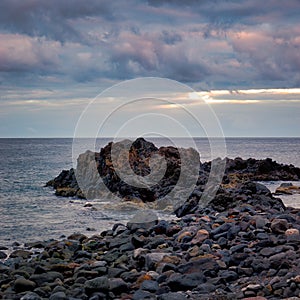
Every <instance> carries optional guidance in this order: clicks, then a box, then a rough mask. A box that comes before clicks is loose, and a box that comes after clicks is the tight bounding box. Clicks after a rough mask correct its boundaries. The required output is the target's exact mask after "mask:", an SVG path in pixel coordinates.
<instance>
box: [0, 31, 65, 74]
mask: <svg viewBox="0 0 300 300" xmlns="http://www.w3.org/2000/svg"><path fill="white" fill-rule="evenodd" d="M0 40H1V41H3V42H2V43H1V44H0V72H18V71H29V72H35V71H41V72H42V71H47V70H49V69H53V68H55V67H56V66H57V65H58V63H59V58H58V56H59V52H60V50H61V45H60V43H59V42H56V41H46V40H44V39H39V38H32V37H28V36H24V35H19V34H0Z"/></svg>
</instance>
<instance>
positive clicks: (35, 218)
mask: <svg viewBox="0 0 300 300" xmlns="http://www.w3.org/2000/svg"><path fill="white" fill-rule="evenodd" d="M109 140H110V139H101V140H98V141H97V147H101V146H105V145H106V144H107V142H108V141H109ZM151 140H152V141H153V142H154V143H155V144H156V145H157V146H162V145H169V144H170V143H169V141H167V140H164V139H158V138H153V139H151ZM72 142H73V140H72V139H0V246H1V245H5V246H9V245H11V244H12V243H13V242H14V241H18V242H20V243H22V242H25V241H34V240H42V239H47V238H59V237H60V236H61V235H68V234H71V233H73V232H77V231H80V232H83V233H85V234H87V235H91V234H93V233H94V232H92V231H88V230H87V229H88V228H91V229H93V228H94V229H96V232H100V231H102V230H105V229H109V228H110V227H111V226H112V224H114V223H115V222H117V221H122V222H124V221H126V220H128V218H130V216H131V212H128V211H111V210H109V211H107V210H106V209H104V208H103V209H102V208H101V207H100V209H99V206H98V210H92V209H90V208H85V207H84V204H85V203H86V201H85V200H74V201H71V202H70V199H66V198H60V197H56V196H55V195H54V192H53V190H52V189H51V188H45V187H44V185H45V183H46V182H47V181H48V180H50V179H52V178H54V177H55V176H57V175H58V174H59V173H60V171H61V170H62V169H69V168H71V167H72ZM186 142H187V141H186V140H185V139H177V140H176V143H177V144H178V145H180V146H186ZM195 143H196V145H197V147H198V149H199V151H200V152H201V160H202V161H205V160H209V159H211V156H210V146H209V142H208V141H207V140H206V139H202V138H196V139H195ZM86 144H87V143H86V141H85V140H82V145H81V148H80V149H82V152H84V151H85V150H87V149H86V146H85V145H86ZM226 151H227V156H228V157H232V158H234V157H237V156H239V157H242V158H249V157H254V158H266V157H271V158H273V159H274V160H276V161H277V162H280V163H285V164H294V165H295V166H298V167H300V138H229V139H227V140H226ZM278 185H279V183H272V182H271V183H268V186H269V188H271V189H273V190H274V188H275V187H276V186H278ZM283 200H284V201H285V202H287V203H288V204H289V205H293V206H298V207H299V206H300V198H299V197H292V198H288V197H285V199H283Z"/></svg>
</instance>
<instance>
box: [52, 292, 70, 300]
mask: <svg viewBox="0 0 300 300" xmlns="http://www.w3.org/2000/svg"><path fill="white" fill-rule="evenodd" d="M68 299H69V297H67V296H66V294H65V293H64V292H56V293H53V294H52V295H51V296H50V298H49V300H68Z"/></svg>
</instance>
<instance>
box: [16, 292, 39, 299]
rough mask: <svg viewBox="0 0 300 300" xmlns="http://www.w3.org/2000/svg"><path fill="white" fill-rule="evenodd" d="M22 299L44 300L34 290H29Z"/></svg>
mask: <svg viewBox="0 0 300 300" xmlns="http://www.w3.org/2000/svg"><path fill="white" fill-rule="evenodd" d="M21 300H42V298H41V297H40V296H39V295H38V294H36V293H34V292H29V293H26V294H25V295H24V296H23V297H22V298H21Z"/></svg>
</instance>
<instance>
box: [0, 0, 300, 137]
mask: <svg viewBox="0 0 300 300" xmlns="http://www.w3.org/2000/svg"><path fill="white" fill-rule="evenodd" d="M299 11H300V1H298V0H288V1H280V0H265V1H261V0H241V1H234V0H231V1H218V0H215V1H211V0H207V1H206V0H203V1H193V0H186V1H179V0H178V1H176V0H173V1H156V0H152V1H135V0H129V1H121V0H120V1H99V0H85V1H81V0H73V1H71V0H66V1H58V0H52V1H43V0H40V1H38V0H22V1H21V0H19V1H18V0H2V1H1V2H0V101H1V103H0V108H1V110H0V116H1V121H0V122H1V124H0V125H1V129H0V136H44V135H45V136H65V135H67V136H71V135H72V133H73V130H74V126H75V124H76V120H77V119H78V117H79V115H80V112H81V111H82V109H83V108H84V107H85V105H86V104H87V103H88V101H89V100H90V99H92V98H93V97H94V96H96V95H97V94H98V93H99V92H101V91H102V90H103V89H104V88H106V87H109V86H111V85H112V84H114V83H118V82H120V81H122V80H125V79H132V78H136V77H144V76H158V77H167V78H170V79H174V80H178V81H180V82H182V83H185V84H188V85H190V86H191V87H193V88H194V89H195V90H197V91H205V92H207V93H208V94H207V97H208V98H207V99H208V100H210V101H208V102H210V103H212V104H215V103H217V105H213V106H217V107H216V113H217V114H219V118H220V120H221V121H222V122H223V123H222V125H223V127H224V131H225V134H226V135H246V136H247V135H261V134H262V132H263V135H290V136H295V135H296V136H299V129H298V128H299V126H298V125H299V124H300V120H299V116H298V115H299V107H300V106H299V101H300V97H299V95H300V93H299V90H297V88H299V87H300V19H299ZM251 89H252V90H253V89H256V90H260V91H262V90H264V91H265V92H257V93H248V94H247V92H245V91H249V90H251ZM270 89H273V90H275V91H273V92H268V91H267V90H270ZM278 89H289V90H290V89H294V90H293V91H294V92H292V93H291V94H292V96H291V94H288V93H285V92H280V91H279V90H278ZM215 90H225V91H228V93H227V94H226V93H225V94H224V93H223V94H222V93H221V94H218V95H217V94H214V93H213V92H212V91H215ZM237 90H238V91H244V93H235V94H234V91H237ZM276 90H277V91H278V92H276ZM232 91H233V93H232ZM241 95H243V96H241ZM213 99H215V102H214V101H211V100H213ZM226 99H227V100H228V101H227V102H226V101H219V102H218V101H217V100H226ZM229 100H230V101H229ZM231 100H233V101H231ZM244 100H252V102H251V101H250V102H243V101H244ZM254 100H256V101H257V102H253V101H254ZM270 100H271V101H270ZM266 101H269V102H268V104H267V102H266ZM247 103H248V104H247ZM255 103H256V104H255ZM241 105H242V106H241ZM272 109H274V110H275V111H276V113H275V115H274V114H272V113H270V112H271V110H272ZM280 111H282V112H283V114H282V115H281V114H280ZM257 112H259V113H258V114H257ZM267 113H268V114H270V115H269V116H268V117H267V118H269V121H270V122H271V124H272V126H270V128H269V129H268V130H266V128H265V130H263V131H260V128H261V127H262V124H263V123H261V122H262V119H263V118H262V116H261V114H263V115H265V114H267ZM243 114H247V115H248V118H249V117H250V120H249V122H250V123H254V125H251V126H250V127H249V126H248V125H247V126H246V127H243V126H244V125H245V124H244V122H243ZM275 116H276V118H275ZM257 117H259V118H260V119H259V123H257V122H256V119H255V118H257ZM251 118H252V119H251ZM278 118H279V119H278ZM291 118H292V119H291ZM54 119H55V124H50V123H51V122H53V120H54ZM240 119H241V120H240ZM257 121H258V120H257ZM276 122H279V124H280V126H281V128H280V130H278V129H275V128H274V126H276ZM255 124H256V126H255ZM268 124H269V123H268ZM282 126H283V127H282ZM278 131H279V132H280V134H278Z"/></svg>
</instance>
